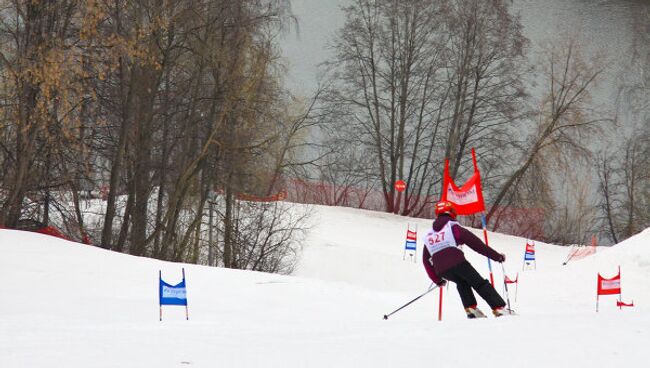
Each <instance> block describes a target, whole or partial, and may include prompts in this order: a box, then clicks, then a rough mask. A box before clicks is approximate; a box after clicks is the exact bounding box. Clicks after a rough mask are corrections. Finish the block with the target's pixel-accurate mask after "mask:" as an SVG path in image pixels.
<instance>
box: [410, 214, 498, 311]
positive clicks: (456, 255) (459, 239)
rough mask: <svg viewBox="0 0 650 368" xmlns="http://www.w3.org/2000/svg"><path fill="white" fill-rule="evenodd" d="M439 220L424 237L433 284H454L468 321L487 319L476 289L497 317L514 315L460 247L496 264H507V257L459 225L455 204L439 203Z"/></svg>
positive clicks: (423, 255)
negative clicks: (448, 282)
mask: <svg viewBox="0 0 650 368" xmlns="http://www.w3.org/2000/svg"><path fill="white" fill-rule="evenodd" d="M435 212H436V219H435V220H434V221H433V226H432V229H431V230H429V231H428V232H427V234H426V235H425V237H424V245H425V246H424V247H423V252H422V253H423V254H422V261H423V263H424V268H425V270H426V271H427V274H428V275H429V278H430V279H431V281H433V282H434V283H435V284H436V285H438V286H440V287H442V286H444V285H445V284H446V283H447V281H446V280H449V281H453V282H454V283H455V284H456V288H457V289H458V294H460V299H461V300H462V302H463V306H464V307H465V313H467V318H485V314H483V312H481V310H480V309H478V307H477V304H476V298H475V297H474V293H473V292H472V289H474V290H476V292H477V293H478V294H479V295H480V296H481V298H483V299H484V300H485V301H486V302H487V303H488V305H490V307H491V308H492V313H493V314H494V316H495V317H500V316H503V315H505V314H510V312H511V311H508V310H506V309H505V308H504V307H505V305H506V303H505V301H504V300H503V298H501V296H500V295H499V294H498V293H497V291H496V290H495V289H494V287H492V285H490V283H489V282H488V280H486V279H484V278H483V277H482V276H481V275H480V274H479V273H478V272H477V271H476V270H475V269H474V267H472V265H471V264H470V263H469V262H468V261H467V260H466V259H465V255H464V254H463V251H462V250H461V249H460V246H461V245H463V244H467V246H469V247H470V248H472V249H473V250H474V251H476V252H478V253H480V254H482V255H484V256H486V257H488V258H490V259H492V260H494V261H496V262H503V261H505V260H506V256H505V255H504V254H501V253H498V252H496V251H495V250H494V249H492V248H490V247H488V246H487V245H485V243H483V242H482V241H481V240H480V239H479V238H478V237H476V235H474V234H472V233H471V232H470V231H469V230H467V229H465V228H463V227H462V226H460V224H459V223H458V222H456V221H455V220H456V209H455V208H454V205H453V203H451V202H448V201H441V202H438V203H436V209H435Z"/></svg>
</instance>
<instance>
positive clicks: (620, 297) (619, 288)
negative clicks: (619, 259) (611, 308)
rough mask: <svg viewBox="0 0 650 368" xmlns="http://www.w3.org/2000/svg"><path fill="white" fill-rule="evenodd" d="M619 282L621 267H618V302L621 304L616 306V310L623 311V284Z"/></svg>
mask: <svg viewBox="0 0 650 368" xmlns="http://www.w3.org/2000/svg"><path fill="white" fill-rule="evenodd" d="M621 281H622V280H621V266H618V300H620V301H621V304H619V305H618V310H622V309H623V304H622V303H623V283H622V282H621Z"/></svg>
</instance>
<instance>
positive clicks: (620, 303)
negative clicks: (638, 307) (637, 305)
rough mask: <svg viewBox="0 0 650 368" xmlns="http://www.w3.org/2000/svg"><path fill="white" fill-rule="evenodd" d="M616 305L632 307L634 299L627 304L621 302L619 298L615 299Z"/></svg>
mask: <svg viewBox="0 0 650 368" xmlns="http://www.w3.org/2000/svg"><path fill="white" fill-rule="evenodd" d="M616 306H617V307H619V308H620V307H634V301H632V303H630V304H627V303H624V302H622V301H620V300H617V301H616Z"/></svg>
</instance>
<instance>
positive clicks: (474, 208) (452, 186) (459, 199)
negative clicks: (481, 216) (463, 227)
mask: <svg viewBox="0 0 650 368" xmlns="http://www.w3.org/2000/svg"><path fill="white" fill-rule="evenodd" d="M473 153H474V150H473V149H472V154H473ZM440 200H441V201H449V202H451V203H453V204H454V205H456V213H458V214H459V215H473V214H475V213H479V212H483V211H485V203H484V202H483V191H482V190H481V173H480V172H479V171H478V166H477V165H476V159H474V174H473V175H472V177H471V178H469V180H467V182H466V183H465V184H463V185H462V186H461V187H460V188H459V187H458V186H456V183H454V179H452V178H451V176H449V160H445V172H444V176H443V184H442V198H441V199H440Z"/></svg>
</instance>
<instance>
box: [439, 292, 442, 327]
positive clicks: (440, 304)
mask: <svg viewBox="0 0 650 368" xmlns="http://www.w3.org/2000/svg"><path fill="white" fill-rule="evenodd" d="M438 321H442V288H440V298H439V300H438Z"/></svg>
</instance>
